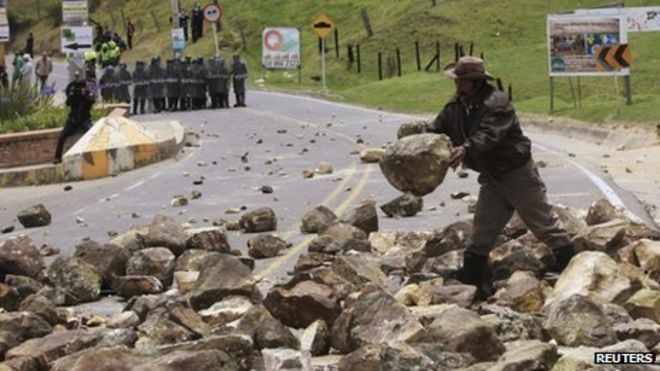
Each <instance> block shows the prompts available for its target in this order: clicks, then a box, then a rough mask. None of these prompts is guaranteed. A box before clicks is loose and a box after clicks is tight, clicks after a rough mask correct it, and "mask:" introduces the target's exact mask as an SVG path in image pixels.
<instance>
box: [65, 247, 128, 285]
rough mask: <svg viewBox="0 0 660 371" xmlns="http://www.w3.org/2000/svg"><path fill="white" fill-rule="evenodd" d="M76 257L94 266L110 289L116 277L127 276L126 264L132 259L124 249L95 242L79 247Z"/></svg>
mask: <svg viewBox="0 0 660 371" xmlns="http://www.w3.org/2000/svg"><path fill="white" fill-rule="evenodd" d="M74 256H75V257H77V258H80V259H82V260H84V261H86V262H87V263H89V264H91V265H93V266H94V267H95V268H96V270H97V271H98V272H99V274H100V275H101V277H102V278H103V285H104V286H105V287H110V285H111V283H112V278H113V277H114V276H123V275H125V274H126V263H127V262H128V259H129V258H130V257H131V255H130V252H129V251H128V250H127V249H125V248H123V247H120V246H117V245H113V244H104V245H100V244H98V243H96V242H94V241H88V242H83V243H81V244H79V245H77V246H76V252H75V254H74Z"/></svg>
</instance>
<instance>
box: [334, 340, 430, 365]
mask: <svg viewBox="0 0 660 371" xmlns="http://www.w3.org/2000/svg"><path fill="white" fill-rule="evenodd" d="M337 369H339V370H347V371H349V370H350V371H358V370H435V369H437V367H436V365H435V363H434V362H433V360H431V358H429V357H428V356H426V355H425V354H423V353H421V352H419V351H417V350H415V348H413V347H411V346H410V345H408V344H405V343H400V344H387V343H383V344H367V345H364V346H362V347H360V348H359V349H356V350H355V351H353V352H351V353H350V354H348V355H346V356H345V357H344V358H342V360H341V362H339V365H338V368H337Z"/></svg>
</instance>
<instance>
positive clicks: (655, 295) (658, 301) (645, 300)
mask: <svg viewBox="0 0 660 371" xmlns="http://www.w3.org/2000/svg"><path fill="white" fill-rule="evenodd" d="M624 307H625V308H626V310H627V311H628V313H630V315H631V316H632V318H648V319H652V320H654V321H655V322H658V323H660V291H656V290H648V289H641V290H639V291H637V292H636V293H635V295H633V296H632V297H631V298H630V299H628V301H626V304H625V305H624Z"/></svg>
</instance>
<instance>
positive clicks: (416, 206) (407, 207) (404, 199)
mask: <svg viewBox="0 0 660 371" xmlns="http://www.w3.org/2000/svg"><path fill="white" fill-rule="evenodd" d="M423 208H424V199H423V198H421V197H417V196H415V195H412V194H405V195H401V196H399V197H397V198H395V199H393V200H392V201H390V202H388V203H386V204H383V205H381V207H380V209H381V210H383V212H384V213H385V214H386V215H387V216H389V217H390V218H392V217H394V218H400V217H408V216H415V215H417V213H418V212H420V211H422V209H423Z"/></svg>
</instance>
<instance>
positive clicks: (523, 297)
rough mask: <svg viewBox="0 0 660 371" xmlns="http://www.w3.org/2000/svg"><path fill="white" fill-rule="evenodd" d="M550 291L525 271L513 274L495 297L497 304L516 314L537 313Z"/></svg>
mask: <svg viewBox="0 0 660 371" xmlns="http://www.w3.org/2000/svg"><path fill="white" fill-rule="evenodd" d="M550 292H551V289H550V288H549V287H548V286H547V285H545V284H544V283H542V281H539V280H537V279H536V277H535V276H534V275H533V274H532V273H530V272H527V271H518V272H515V273H514V274H513V275H512V276H511V277H510V278H509V280H508V281H507V283H506V287H505V288H504V289H503V290H502V291H498V292H497V294H496V295H495V296H496V297H497V301H498V303H500V304H502V305H506V306H509V307H511V308H512V309H513V310H515V311H517V312H527V313H529V312H538V311H540V310H541V309H542V308H543V305H544V303H545V298H546V296H547V295H548V294H549V293H550Z"/></svg>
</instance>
